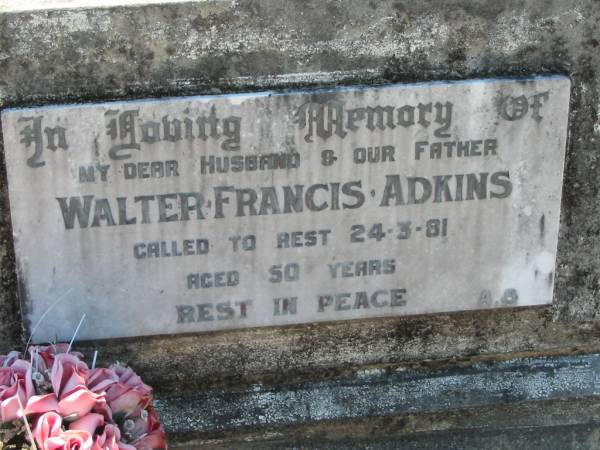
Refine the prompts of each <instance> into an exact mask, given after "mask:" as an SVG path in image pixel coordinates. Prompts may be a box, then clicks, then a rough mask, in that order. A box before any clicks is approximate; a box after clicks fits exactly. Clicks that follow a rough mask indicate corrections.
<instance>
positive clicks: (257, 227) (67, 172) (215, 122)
mask: <svg viewBox="0 0 600 450" xmlns="http://www.w3.org/2000/svg"><path fill="white" fill-rule="evenodd" d="M569 86H570V83H569V80H568V79H567V78H565V77H538V78H532V79H523V80H474V81H468V82H455V83H425V84H414V85H410V84H408V85H393V86H383V87H379V88H358V89H357V88H354V89H337V90H330V91H313V92H311V91H307V92H298V93H288V94H273V93H270V92H266V93H258V94H248V95H233V96H205V97H190V98H180V99H166V100H150V101H139V102H120V103H106V104H100V105H85V106H82V105H72V106H51V107H44V108H39V109H16V110H7V111H5V112H4V114H3V116H2V122H3V127H4V139H5V148H6V156H7V164H8V175H9V192H10V199H11V207H12V220H13V232H14V236H15V249H16V253H17V264H18V267H19V275H20V278H21V285H22V286H23V290H22V301H23V302H25V304H26V307H25V309H26V310H27V311H28V314H27V315H26V316H25V320H26V322H27V323H28V324H29V326H32V325H35V324H36V323H37V322H38V321H39V320H40V318H42V317H44V318H45V319H44V321H43V322H42V323H41V325H40V326H39V328H38V329H37V332H36V335H35V337H34V339H35V340H36V341H47V340H50V339H52V338H54V337H57V338H58V339H59V340H65V339H69V336H70V335H71V333H72V332H73V328H72V324H73V323H77V322H78V321H79V318H80V317H82V315H83V314H84V313H85V314H86V316H87V320H88V321H89V323H94V324H97V325H96V326H84V327H82V329H81V330H80V332H79V336H80V337H81V338H84V339H89V338H109V337H123V336H138V335H149V334H165V333H177V332H189V331H207V330H217V329H227V328H245V327H251V326H264V325H284V324H290V323H303V322H317V321H332V320H347V319H359V318H367V317H380V316H390V315H409V314H422V313H433V312H442V311H455V310H468V309H478V308H492V307H506V306H511V307H512V306H528V305H540V304H547V303H550V302H551V301H552V290H553V286H554V270H555V269H554V262H555V258H556V244H557V237H558V220H559V209H560V196H561V189H562V173H563V163H564V151H565V145H566V131H567V113H568V105H569ZM142 311H145V312H147V313H148V314H142V313H141V312H142ZM134 318H135V319H134ZM61 324H63V325H62V326H61Z"/></svg>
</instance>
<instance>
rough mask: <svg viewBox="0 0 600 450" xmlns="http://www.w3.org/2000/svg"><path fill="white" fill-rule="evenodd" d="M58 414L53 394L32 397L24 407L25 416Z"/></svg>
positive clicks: (56, 401) (56, 402)
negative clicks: (51, 412)
mask: <svg viewBox="0 0 600 450" xmlns="http://www.w3.org/2000/svg"><path fill="white" fill-rule="evenodd" d="M50 411H53V412H58V400H57V399H56V395H54V394H46V395H33V396H31V398H30V399H29V400H28V401H27V406H25V415H26V416H28V415H30V414H44V413H47V412H50Z"/></svg>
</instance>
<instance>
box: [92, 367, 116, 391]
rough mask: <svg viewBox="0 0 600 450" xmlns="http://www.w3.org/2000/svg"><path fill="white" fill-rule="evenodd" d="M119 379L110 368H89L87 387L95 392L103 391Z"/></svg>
mask: <svg viewBox="0 0 600 450" xmlns="http://www.w3.org/2000/svg"><path fill="white" fill-rule="evenodd" d="M118 381H119V376H118V375H117V373H116V372H115V371H114V370H112V369H106V368H104V367H102V368H98V369H92V370H90V373H89V376H88V379H87V387H88V389H89V390H90V391H92V392H95V393H97V394H98V393H102V392H105V391H106V390H107V389H108V388H109V387H110V386H112V385H113V384H115V383H117V382H118Z"/></svg>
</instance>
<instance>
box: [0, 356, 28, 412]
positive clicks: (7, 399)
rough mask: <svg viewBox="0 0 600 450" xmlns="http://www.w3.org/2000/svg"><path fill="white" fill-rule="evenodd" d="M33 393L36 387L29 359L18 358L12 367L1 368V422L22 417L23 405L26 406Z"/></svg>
mask: <svg viewBox="0 0 600 450" xmlns="http://www.w3.org/2000/svg"><path fill="white" fill-rule="evenodd" d="M33 394H35V388H34V386H33V381H32V380H31V364H29V362H28V361H25V360H22V359H17V360H15V361H13V362H12V363H11V364H10V367H3V368H0V422H10V421H12V420H15V419H16V418H18V417H21V416H22V414H23V411H21V407H23V408H25V405H26V404H27V401H28V400H29V398H30V397H31V396H32V395H33ZM19 401H20V403H21V404H20V405H19Z"/></svg>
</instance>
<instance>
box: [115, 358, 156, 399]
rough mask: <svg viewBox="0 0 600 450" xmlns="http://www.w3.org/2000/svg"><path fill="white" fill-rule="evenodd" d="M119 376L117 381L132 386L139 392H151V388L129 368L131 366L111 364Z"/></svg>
mask: <svg viewBox="0 0 600 450" xmlns="http://www.w3.org/2000/svg"><path fill="white" fill-rule="evenodd" d="M110 368H111V369H112V370H114V371H115V373H116V374H117V376H118V377H119V383H121V384H124V385H125V386H130V387H132V388H134V389H135V390H136V391H137V392H139V393H141V394H149V393H150V392H152V388H151V387H150V386H148V385H147V384H145V383H144V382H143V381H142V379H141V378H140V377H139V376H138V375H137V374H136V373H135V372H134V371H133V369H131V367H127V366H123V365H121V364H113V365H111V366H110Z"/></svg>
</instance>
